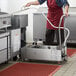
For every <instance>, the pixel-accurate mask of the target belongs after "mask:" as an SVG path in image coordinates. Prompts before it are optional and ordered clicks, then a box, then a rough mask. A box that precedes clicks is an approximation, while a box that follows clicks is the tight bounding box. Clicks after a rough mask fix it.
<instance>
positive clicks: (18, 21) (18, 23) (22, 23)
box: [11, 14, 28, 28]
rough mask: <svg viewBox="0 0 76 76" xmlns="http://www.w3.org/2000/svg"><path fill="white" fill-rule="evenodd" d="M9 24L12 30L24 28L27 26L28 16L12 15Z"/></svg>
mask: <svg viewBox="0 0 76 76" xmlns="http://www.w3.org/2000/svg"><path fill="white" fill-rule="evenodd" d="M11 23H12V27H13V28H18V27H26V26H27V25H28V15H26V14H25V15H14V16H12V20H11Z"/></svg>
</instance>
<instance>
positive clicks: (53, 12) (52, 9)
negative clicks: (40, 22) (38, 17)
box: [47, 0, 64, 30]
mask: <svg viewBox="0 0 76 76" xmlns="http://www.w3.org/2000/svg"><path fill="white" fill-rule="evenodd" d="M47 5H48V14H47V18H48V19H49V20H50V21H51V22H52V24H53V25H54V26H57V27H58V26H59V21H60V18H61V16H62V15H63V10H62V8H61V7H59V6H58V5H57V4H56V0H47ZM63 25H64V21H62V23H61V26H62V27H63ZM47 29H54V30H56V28H53V27H52V26H51V25H50V24H49V22H48V21H47Z"/></svg>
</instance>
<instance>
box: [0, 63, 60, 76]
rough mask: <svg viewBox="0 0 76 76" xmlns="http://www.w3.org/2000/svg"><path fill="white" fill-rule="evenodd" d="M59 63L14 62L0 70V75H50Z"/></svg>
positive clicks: (58, 66) (57, 67)
mask: <svg viewBox="0 0 76 76" xmlns="http://www.w3.org/2000/svg"><path fill="white" fill-rule="evenodd" d="M60 67H61V66H60V65H48V64H31V63H16V64H15V65H13V66H11V67H9V68H7V69H5V70H3V71H1V72H0V76H52V75H53V74H54V73H55V72H56V71H57V70H59V68H60Z"/></svg>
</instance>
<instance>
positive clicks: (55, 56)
mask: <svg viewBox="0 0 76 76" xmlns="http://www.w3.org/2000/svg"><path fill="white" fill-rule="evenodd" d="M21 52H22V57H23V59H33V60H45V61H62V56H61V50H58V49H57V47H56V46H54V47H53V46H52V47H51V49H48V48H46V47H45V46H44V47H40V48H32V47H27V46H26V47H24V48H22V51H21Z"/></svg>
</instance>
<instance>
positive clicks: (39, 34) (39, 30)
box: [33, 13, 47, 41]
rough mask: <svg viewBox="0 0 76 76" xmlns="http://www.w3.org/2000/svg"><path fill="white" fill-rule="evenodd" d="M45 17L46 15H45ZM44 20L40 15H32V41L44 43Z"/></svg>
mask: <svg viewBox="0 0 76 76" xmlns="http://www.w3.org/2000/svg"><path fill="white" fill-rule="evenodd" d="M45 15H46V16H47V14H45ZM45 33H46V19H45V18H44V16H43V15H42V14H41V13H38V14H33V39H34V40H37V41H39V40H42V41H45Z"/></svg>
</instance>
